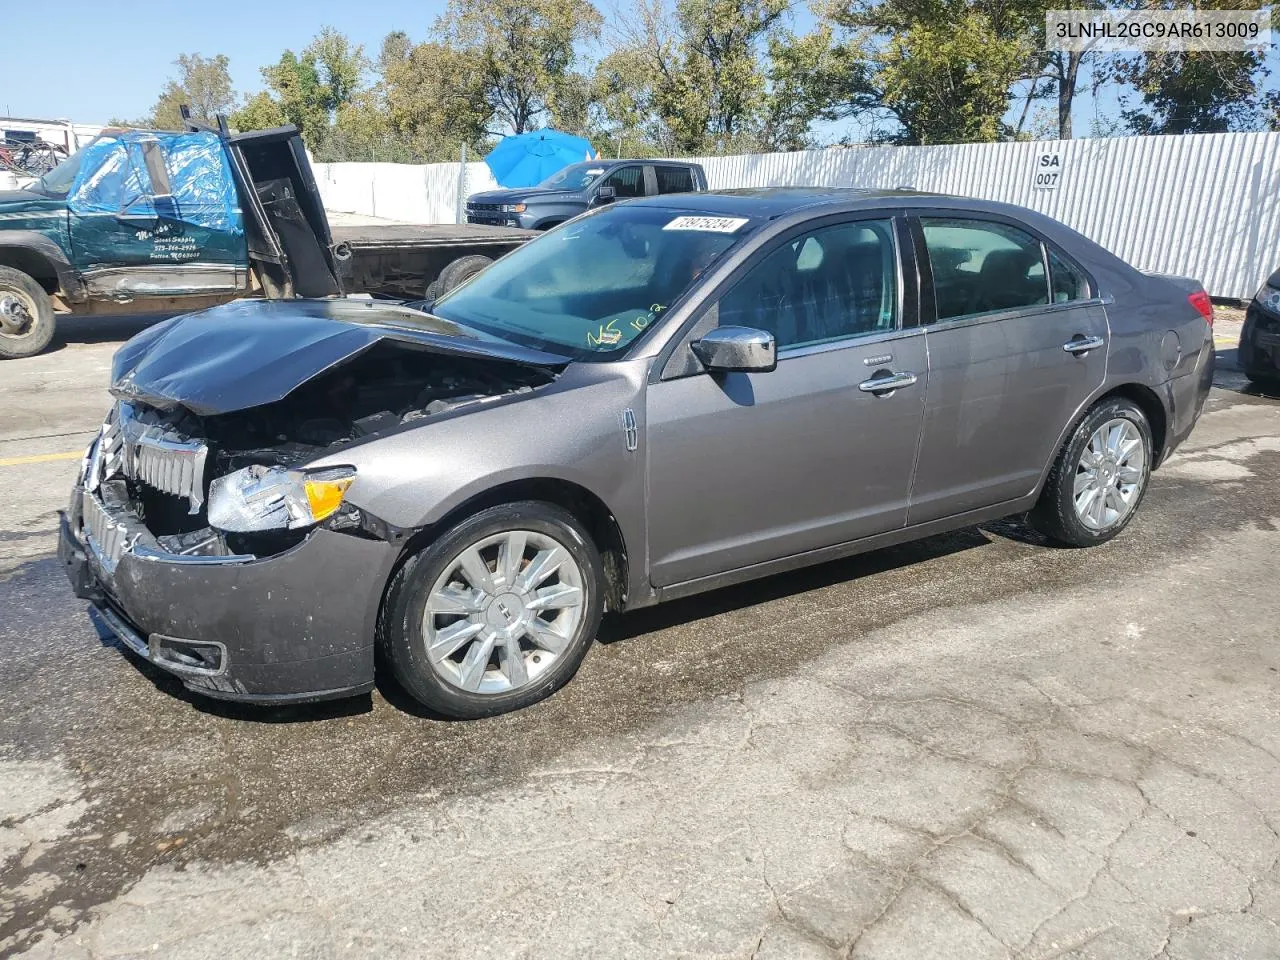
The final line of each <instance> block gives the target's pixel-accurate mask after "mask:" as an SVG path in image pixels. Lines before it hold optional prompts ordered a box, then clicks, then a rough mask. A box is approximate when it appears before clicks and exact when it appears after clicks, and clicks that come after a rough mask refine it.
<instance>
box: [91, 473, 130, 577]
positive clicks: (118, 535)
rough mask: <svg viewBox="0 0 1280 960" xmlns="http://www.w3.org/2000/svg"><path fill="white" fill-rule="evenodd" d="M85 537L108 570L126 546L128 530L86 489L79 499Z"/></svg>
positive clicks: (118, 560)
mask: <svg viewBox="0 0 1280 960" xmlns="http://www.w3.org/2000/svg"><path fill="white" fill-rule="evenodd" d="M80 511H81V517H82V522H83V523H84V533H85V538H86V539H87V540H88V543H89V546H90V547H91V548H93V551H94V553H96V554H97V555H98V559H99V560H101V561H102V564H103V566H105V567H106V568H107V570H108V571H111V570H114V569H115V568H116V564H117V563H119V562H120V557H121V556H123V555H124V552H125V550H126V549H127V548H128V531H127V530H126V529H125V526H124V524H122V523H118V522H117V521H115V520H113V519H111V515H110V514H109V513H107V511H106V508H105V507H103V506H102V504H101V503H100V502H99V501H98V498H97V497H95V496H94V495H93V494H92V493H90V492H89V491H88V490H86V491H85V492H84V493H83V494H82V495H81V499H80Z"/></svg>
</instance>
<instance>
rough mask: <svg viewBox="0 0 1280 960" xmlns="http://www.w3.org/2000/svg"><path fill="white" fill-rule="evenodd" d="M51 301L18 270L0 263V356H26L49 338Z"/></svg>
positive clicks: (51, 313)
mask: <svg viewBox="0 0 1280 960" xmlns="http://www.w3.org/2000/svg"><path fill="white" fill-rule="evenodd" d="M54 322H55V321H54V315H53V301H51V300H50V299H49V295H48V294H47V293H45V292H44V288H43V287H41V286H40V284H38V283H36V282H35V280H33V279H32V278H31V277H30V276H28V275H27V274H25V273H23V272H22V271H21V270H14V269H13V268H12V267H0V359H7V360H11V359H16V358H18V357H30V356H34V355H35V354H37V353H39V352H40V351H41V350H43V349H44V348H45V347H47V346H48V345H49V341H50V340H52V339H53V328H54Z"/></svg>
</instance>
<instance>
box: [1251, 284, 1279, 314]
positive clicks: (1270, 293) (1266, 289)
mask: <svg viewBox="0 0 1280 960" xmlns="http://www.w3.org/2000/svg"><path fill="white" fill-rule="evenodd" d="M1254 299H1255V300H1257V301H1258V305H1259V306H1261V307H1262V308H1263V309H1264V310H1267V311H1269V312H1271V313H1277V314H1280V287H1273V286H1271V284H1270V283H1266V284H1263V287H1262V289H1261V290H1259V291H1258V295H1257V296H1256V297H1254Z"/></svg>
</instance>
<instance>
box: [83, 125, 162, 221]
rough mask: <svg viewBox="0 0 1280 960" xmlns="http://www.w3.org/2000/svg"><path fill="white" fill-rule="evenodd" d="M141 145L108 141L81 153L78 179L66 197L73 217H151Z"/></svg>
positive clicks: (152, 207)
mask: <svg viewBox="0 0 1280 960" xmlns="http://www.w3.org/2000/svg"><path fill="white" fill-rule="evenodd" d="M142 148H143V144H142V143H139V142H137V141H129V142H124V141H120V140H115V139H111V138H106V137H104V138H101V139H99V140H95V141H94V142H93V143H92V144H90V145H89V146H88V147H87V148H86V149H85V160H84V163H83V164H82V166H81V175H80V177H79V178H77V180H76V183H75V185H74V186H73V187H72V190H71V194H70V196H69V197H68V205H69V206H70V207H71V209H72V210H73V211H75V212H76V213H82V214H87V213H111V214H117V215H122V214H131V215H139V216H148V215H149V216H155V205H154V204H153V203H152V201H151V196H152V191H151V182H150V178H149V176H148V174H147V165H146V160H145V157H144V155H143V149H142Z"/></svg>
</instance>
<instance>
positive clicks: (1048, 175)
mask: <svg viewBox="0 0 1280 960" xmlns="http://www.w3.org/2000/svg"><path fill="white" fill-rule="evenodd" d="M1060 183H1062V154H1060V153H1037V154H1036V172H1035V188H1036V189H1037V190H1057V189H1058V185H1059V184H1060Z"/></svg>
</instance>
